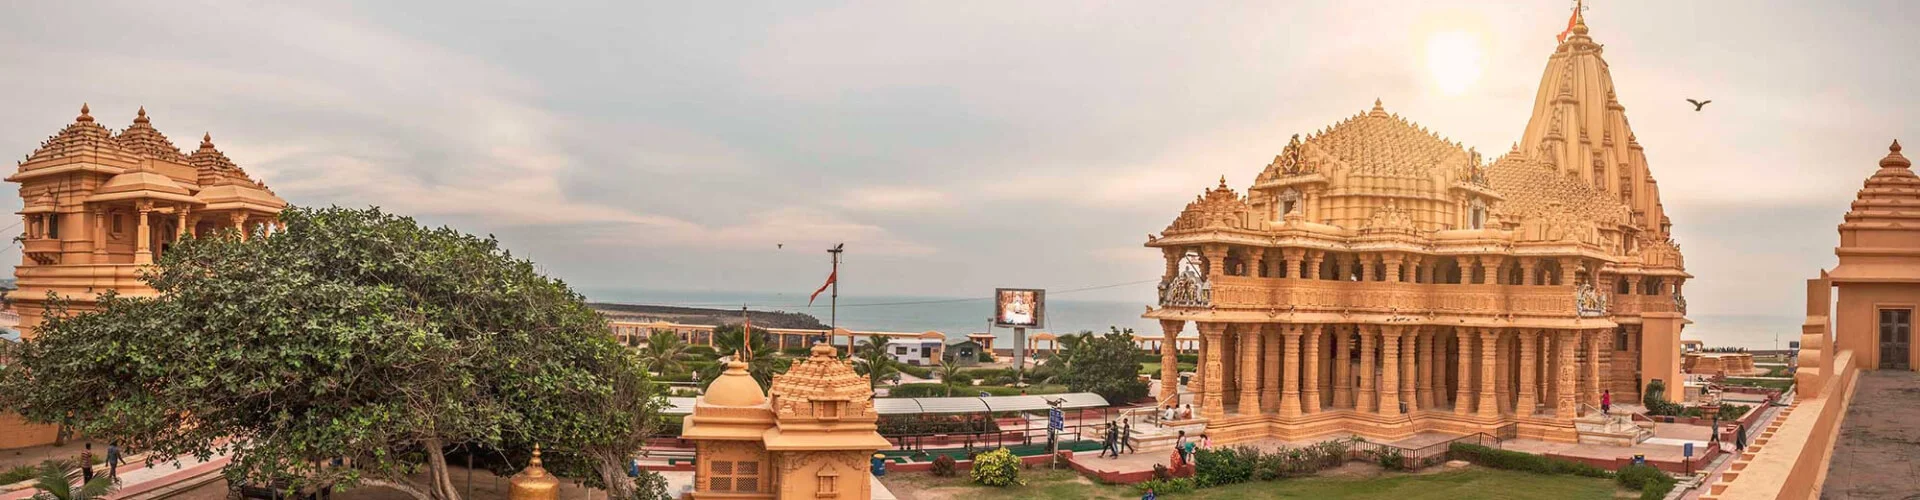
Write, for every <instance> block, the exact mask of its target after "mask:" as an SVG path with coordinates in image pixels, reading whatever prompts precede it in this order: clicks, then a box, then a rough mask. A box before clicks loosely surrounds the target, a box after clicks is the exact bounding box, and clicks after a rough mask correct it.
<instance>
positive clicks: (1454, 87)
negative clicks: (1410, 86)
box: [1427, 31, 1486, 95]
mask: <svg viewBox="0 0 1920 500" xmlns="http://www.w3.org/2000/svg"><path fill="white" fill-rule="evenodd" d="M1485 67H1486V56H1485V53H1484V52H1483V51H1482V50H1481V48H1480V38H1479V37H1476V36H1473V35H1471V34H1467V33H1464V32H1459V31H1445V32H1440V33H1434V34H1433V36H1432V37H1429V38H1427V72H1429V73H1432V74H1433V82H1434V84H1435V85H1437V86H1439V88H1440V91H1441V92H1442V93H1445V94H1447V95H1457V94H1459V93H1461V92H1465V91H1466V90H1467V87H1471V86H1473V84H1474V82H1477V81H1480V71H1481V70H1482V69H1485Z"/></svg>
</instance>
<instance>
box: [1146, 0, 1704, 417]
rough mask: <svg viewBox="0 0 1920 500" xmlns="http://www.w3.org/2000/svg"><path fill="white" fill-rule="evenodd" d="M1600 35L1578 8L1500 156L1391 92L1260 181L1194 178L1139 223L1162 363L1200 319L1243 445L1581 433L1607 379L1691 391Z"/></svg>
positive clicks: (1665, 229)
mask: <svg viewBox="0 0 1920 500" xmlns="http://www.w3.org/2000/svg"><path fill="white" fill-rule="evenodd" d="M1602 52H1603V50H1602V47H1601V45H1600V44H1598V43H1595V42H1594V41H1593V39H1592V38H1591V37H1589V36H1588V29H1587V26H1586V23H1585V21H1584V19H1580V18H1578V17H1576V24H1575V26H1574V27H1573V28H1572V36H1571V37H1568V38H1566V39H1565V40H1564V41H1562V42H1561V43H1560V44H1559V45H1558V47H1557V48H1556V49H1555V50H1554V52H1553V54H1552V55H1551V56H1549V57H1548V59H1547V64H1546V71H1545V73H1544V74H1543V76H1542V77H1541V79H1540V86H1539V91H1538V93H1537V94H1536V98H1535V102H1534V105H1533V113H1532V116H1531V118H1529V119H1528V121H1527V123H1526V127H1525V128H1524V129H1523V130H1522V133H1521V137H1520V141H1519V142H1518V143H1516V144H1515V145H1514V146H1513V147H1512V149H1511V150H1509V151H1508V152H1507V153H1506V154H1503V155H1500V156H1498V157H1496V158H1493V159H1491V160H1488V159H1485V158H1483V157H1482V155H1481V154H1480V153H1479V152H1477V151H1476V150H1475V149H1474V148H1469V147H1463V146H1462V145H1461V144H1459V143H1457V142H1453V141H1449V140H1447V139H1446V138H1444V137H1442V136H1440V135H1438V134H1436V133H1434V132H1431V131H1428V130H1427V129H1426V128H1424V127H1422V126H1420V125H1418V124H1416V123H1414V122H1412V121H1410V120H1408V119H1406V118H1402V117H1400V116H1398V115H1395V114H1391V113H1388V112H1387V110H1386V109H1385V107H1383V106H1382V105H1381V103H1380V102H1379V101H1375V102H1374V105H1373V107H1372V109H1370V110H1366V111H1364V112H1361V113H1359V114H1356V115H1354V116H1351V117H1348V118H1345V119H1342V120H1340V121H1338V122H1337V123H1334V124H1333V125H1332V126H1330V127H1327V128H1325V129H1323V130H1320V131H1316V132H1312V133H1308V134H1304V135H1296V136H1294V138H1293V140H1291V141H1289V142H1288V143H1287V145H1286V146H1285V148H1284V149H1282V150H1281V151H1280V153H1279V155H1278V156H1276V157H1275V158H1274V159H1273V161H1272V163H1271V164H1269V165H1267V166H1266V168H1265V169H1264V170H1262V171H1261V172H1260V173H1259V175H1258V176H1257V177H1256V178H1255V180H1254V183H1253V185H1252V186H1250V187H1249V188H1248V189H1247V190H1246V192H1245V194H1244V195H1243V194H1241V193H1240V192H1238V191H1236V190H1234V189H1232V188H1230V187H1228V186H1227V185H1226V182H1225V180H1224V178H1223V179H1222V181H1221V183H1220V185H1219V186H1217V187H1215V188H1213V189H1210V190H1207V191H1205V192H1204V193H1202V194H1201V195H1200V196H1199V197H1198V198H1197V199H1195V200H1194V201H1193V202H1192V203H1190V204H1188V205H1187V207H1186V209H1185V210H1183V211H1181V212H1180V214H1179V216H1178V217H1176V218H1175V219H1174V220H1173V223H1172V224H1170V225H1168V226H1167V228H1166V230H1165V231H1163V232H1162V233H1161V234H1160V235H1157V236H1149V237H1148V241H1147V242H1146V246H1148V247H1152V248H1157V249H1159V250H1160V251H1161V252H1162V253H1163V255H1164V257H1165V262H1166V267H1165V274H1164V277H1163V279H1162V281H1161V284H1160V295H1159V304H1158V306H1159V307H1157V308H1150V310H1149V311H1148V312H1147V313H1146V315H1145V317H1147V318H1151V319H1156V320H1159V321H1160V323H1161V326H1162V329H1163V333H1164V335H1165V341H1164V342H1161V343H1160V345H1161V354H1162V356H1163V359H1164V361H1163V362H1162V363H1161V367H1162V370H1164V373H1163V374H1162V376H1161V377H1162V378H1161V380H1177V379H1178V378H1179V377H1178V374H1177V373H1176V372H1175V370H1176V369H1177V368H1176V367H1177V365H1178V363H1177V362H1176V359H1175V357H1176V350H1175V345H1176V344H1177V343H1178V342H1177V341H1176V340H1175V337H1176V336H1177V335H1178V334H1179V333H1180V332H1181V331H1182V330H1184V329H1186V328H1187V326H1188V324H1189V323H1193V324H1194V327H1196V328H1197V330H1198V331H1199V332H1200V339H1201V342H1200V347H1199V351H1200V356H1201V359H1200V363H1199V366H1198V367H1197V372H1198V379H1197V380H1196V381H1195V382H1193V383H1191V384H1190V386H1189V388H1190V389H1191V392H1192V393H1193V401H1192V403H1191V404H1192V405H1193V407H1194V408H1195V409H1196V414H1197V416H1199V417H1201V418H1202V419H1204V420H1205V421H1206V422H1207V423H1206V427H1207V432H1208V434H1210V435H1212V436H1213V437H1214V439H1219V440H1225V441H1228V442H1231V441H1240V440H1246V439H1255V438H1263V437H1272V438H1279V439H1290V438H1299V437H1305V436H1311V435H1317V434H1324V433H1327V432H1334V431H1342V432H1353V433H1359V434H1362V435H1367V436H1371V437H1377V438H1385V439H1394V438H1400V437H1405V436H1409V435H1411V434H1413V433H1417V432H1424V431H1441V432H1450V433H1471V432H1495V431H1506V432H1512V433H1515V434H1518V435H1519V436H1521V437H1528V438H1535V439H1546V440H1554V441H1574V440H1575V439H1576V438H1577V435H1576V429H1575V422H1576V419H1578V418H1581V415H1584V414H1586V413H1588V412H1594V413H1597V412H1598V408H1597V407H1598V406H1599V404H1600V403H1599V400H1600V394H1601V393H1602V392H1603V391H1610V392H1611V393H1612V394H1613V398H1614V400H1615V401H1620V402H1634V401H1638V400H1639V398H1640V396H1641V391H1642V390H1643V389H1644V388H1646V387H1647V385H1648V383H1650V382H1654V381H1660V382H1662V383H1663V384H1664V385H1666V386H1667V387H1669V388H1670V389H1668V390H1667V394H1669V395H1672V394H1677V393H1678V392H1679V386H1680V384H1681V383H1683V381H1684V379H1683V376H1682V374H1681V370H1680V354H1679V350H1680V349H1679V348H1680V330H1681V328H1682V327H1683V326H1685V325H1686V324H1688V321H1687V319H1686V318H1685V314H1686V301H1685V300H1684V299H1683V298H1682V295H1681V287H1682V285H1683V284H1684V283H1685V281H1686V280H1687V278H1689V277H1690V275H1688V274H1687V272H1686V269H1685V265H1684V261H1683V259H1682V257H1681V253H1680V248H1679V245H1678V244H1677V243H1675V242H1674V241H1673V239H1672V237H1671V234H1670V232H1669V230H1670V228H1671V222H1670V221H1669V220H1668V219H1667V216H1666V214H1665V210H1664V208H1663V207H1662V205H1661V203H1660V189H1659V184H1658V183H1657V182H1655V181H1654V177H1653V173H1652V171H1651V170H1650V169H1649V167H1648V163H1647V158H1646V155H1645V153H1644V151H1643V150H1642V148H1641V145H1640V143H1639V141H1638V140H1636V138H1635V136H1634V134H1633V129H1632V128H1631V127H1630V126H1629V123H1628V120H1627V115H1626V106H1625V105H1623V104H1622V103H1621V101H1620V98H1619V96H1618V95H1616V93H1615V90H1614V85H1613V78H1612V76H1611V75H1610V73H1609V69H1608V65H1607V62H1606V60H1605V59H1603V58H1602V57H1601V54H1602ZM1176 386H1177V384H1163V385H1162V389H1161V394H1160V397H1161V398H1162V401H1163V403H1165V402H1172V401H1177V400H1178V398H1179V397H1180V395H1179V394H1178V392H1177V391H1178V389H1177V387H1176ZM1673 398H1674V396H1669V399H1673Z"/></svg>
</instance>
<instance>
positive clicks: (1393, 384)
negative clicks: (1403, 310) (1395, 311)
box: [1379, 326, 1401, 415]
mask: <svg viewBox="0 0 1920 500" xmlns="http://www.w3.org/2000/svg"><path fill="white" fill-rule="evenodd" d="M1400 329H1401V327H1399V326H1383V327H1380V408H1379V410H1380V414H1381V415H1399V414H1400Z"/></svg>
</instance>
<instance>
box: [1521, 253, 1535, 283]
mask: <svg viewBox="0 0 1920 500" xmlns="http://www.w3.org/2000/svg"><path fill="white" fill-rule="evenodd" d="M1539 263H1540V258H1539V257H1521V258H1520V284H1522V285H1537V284H1539V283H1536V282H1535V280H1534V279H1533V268H1534V266H1536V265H1538V264H1539Z"/></svg>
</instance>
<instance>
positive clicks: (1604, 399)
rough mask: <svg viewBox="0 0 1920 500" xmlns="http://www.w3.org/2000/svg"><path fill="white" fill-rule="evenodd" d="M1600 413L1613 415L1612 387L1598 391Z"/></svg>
mask: <svg viewBox="0 0 1920 500" xmlns="http://www.w3.org/2000/svg"><path fill="white" fill-rule="evenodd" d="M1600 414H1601V415H1606V416H1613V389H1607V390H1604V391H1600Z"/></svg>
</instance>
